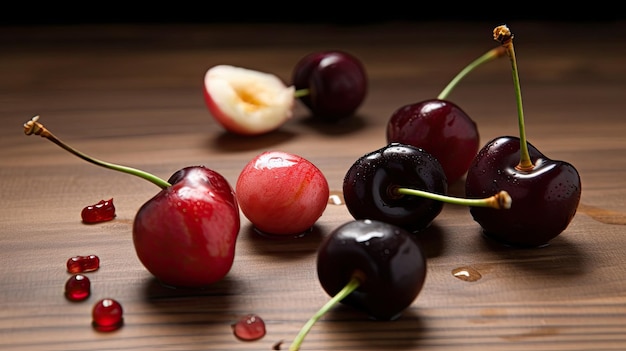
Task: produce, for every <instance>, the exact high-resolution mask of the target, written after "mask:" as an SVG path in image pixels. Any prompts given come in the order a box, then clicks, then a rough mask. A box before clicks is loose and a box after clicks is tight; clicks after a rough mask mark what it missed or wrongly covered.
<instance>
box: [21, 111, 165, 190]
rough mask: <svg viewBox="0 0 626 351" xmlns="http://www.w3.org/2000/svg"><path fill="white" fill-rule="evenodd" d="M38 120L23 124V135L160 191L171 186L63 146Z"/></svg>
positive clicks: (136, 170)
mask: <svg viewBox="0 0 626 351" xmlns="http://www.w3.org/2000/svg"><path fill="white" fill-rule="evenodd" d="M38 120H39V116H35V117H33V118H32V119H31V120H30V121H28V122H26V123H24V134H26V135H31V134H35V135H39V136H41V137H42V138H46V139H48V140H50V141H52V142H53V143H55V144H57V145H58V146H60V147H62V148H63V149H65V150H67V151H69V152H70V153H72V154H74V155H75V156H78V157H80V158H82V159H83V160H85V161H87V162H91V163H93V164H96V165H98V166H102V167H104V168H108V169H112V170H115V171H120V172H124V173H128V174H132V175H134V176H137V177H140V178H143V179H146V180H148V181H150V182H152V183H154V184H156V185H157V186H159V187H160V188H162V189H165V188H167V187H169V186H171V184H170V183H168V182H166V181H165V180H163V179H161V178H159V177H157V176H155V175H153V174H150V173H147V172H144V171H141V170H138V169H135V168H131V167H126V166H120V165H116V164H113V163H109V162H104V161H100V160H98V159H95V158H93V157H91V156H87V155H85V154H84V153H82V152H80V151H78V150H76V149H74V148H72V147H71V146H69V145H67V144H65V143H64V142H62V141H61V140H60V139H58V138H57V137H56V136H54V135H53V134H52V133H51V132H50V131H49V130H48V129H47V128H46V127H44V126H43V124H41V123H39V122H38Z"/></svg>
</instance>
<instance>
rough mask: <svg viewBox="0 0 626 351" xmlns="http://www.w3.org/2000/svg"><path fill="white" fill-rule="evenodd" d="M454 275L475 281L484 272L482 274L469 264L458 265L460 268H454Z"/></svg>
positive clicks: (467, 280)
mask: <svg viewBox="0 0 626 351" xmlns="http://www.w3.org/2000/svg"><path fill="white" fill-rule="evenodd" d="M452 275H453V276H454V277H455V278H459V279H461V280H464V281H466V282H475V281H477V280H479V279H480V278H482V277H483V276H482V274H480V272H478V271H477V270H476V269H474V268H472V267H469V266H464V267H458V268H455V269H453V270H452Z"/></svg>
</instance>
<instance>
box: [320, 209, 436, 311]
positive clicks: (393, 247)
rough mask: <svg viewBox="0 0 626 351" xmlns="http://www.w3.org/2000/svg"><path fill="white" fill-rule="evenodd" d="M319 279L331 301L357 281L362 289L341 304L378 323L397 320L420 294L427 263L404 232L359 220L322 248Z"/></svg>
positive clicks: (343, 227)
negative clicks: (360, 312)
mask: <svg viewBox="0 0 626 351" xmlns="http://www.w3.org/2000/svg"><path fill="white" fill-rule="evenodd" d="M317 273H318V278H319V281H320V283H321V285H322V287H323V289H324V290H325V291H326V292H327V293H328V294H329V295H330V296H334V295H336V294H337V293H338V292H339V291H340V290H341V289H342V288H343V287H344V286H345V285H346V284H348V282H349V281H350V280H351V279H352V278H353V277H356V278H357V279H358V280H359V285H358V287H357V288H356V289H355V290H354V291H353V292H352V293H350V294H349V295H348V296H347V297H345V298H343V299H342V300H341V302H342V303H344V304H346V305H349V306H352V307H355V308H357V309H359V310H361V311H363V312H365V313H366V314H367V315H368V316H369V317H371V318H373V319H377V320H392V319H396V318H397V317H398V316H399V315H400V314H401V312H402V311H403V310H404V309H406V308H407V307H408V306H409V305H411V303H413V301H414V300H415V298H416V297H417V295H418V294H419V292H420V291H421V289H422V286H423V284H424V280H425V279H426V260H425V256H424V254H423V253H422V250H421V248H420V246H419V245H418V244H417V242H416V240H415V238H414V237H413V236H412V235H411V233H409V232H407V231H405V230H404V229H402V228H400V227H397V226H394V225H391V224H388V223H385V222H380V221H374V220H355V221H351V222H348V223H345V224H343V225H341V226H339V227H338V228H336V229H335V230H334V231H333V232H331V233H330V235H329V236H328V237H327V238H326V239H325V240H324V241H323V242H322V244H321V245H320V247H319V250H318V256H317Z"/></svg>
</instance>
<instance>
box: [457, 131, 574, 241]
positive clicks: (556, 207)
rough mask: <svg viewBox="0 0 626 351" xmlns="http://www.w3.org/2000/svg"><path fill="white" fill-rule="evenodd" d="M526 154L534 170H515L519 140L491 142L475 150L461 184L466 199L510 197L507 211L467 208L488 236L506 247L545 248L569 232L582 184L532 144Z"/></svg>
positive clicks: (569, 167) (567, 166) (562, 163)
mask: <svg viewBox="0 0 626 351" xmlns="http://www.w3.org/2000/svg"><path fill="white" fill-rule="evenodd" d="M528 151H529V154H530V159H531V161H532V163H533V165H534V167H533V168H532V169H531V170H528V171H524V170H519V169H517V168H516V166H517V165H518V164H519V160H520V139H519V138H517V137H512V136H504V137H499V138H496V139H494V140H492V141H490V142H489V143H487V144H486V145H485V146H484V147H483V148H482V149H481V150H480V151H479V153H478V155H477V157H476V159H475V160H474V162H473V164H472V165H471V167H470V169H469V171H468V175H467V179H466V184H465V189H466V196H467V197H468V198H474V197H482V196H484V195H485V194H492V193H495V192H498V191H500V190H505V191H507V192H508V193H509V194H510V196H511V198H512V199H513V202H512V205H511V208H510V209H509V210H508V211H497V210H493V209H489V208H478V207H472V208H471V209H470V213H471V214H472V216H473V218H474V220H475V221H476V222H478V223H479V224H480V226H481V227H482V228H483V230H484V233H485V235H486V236H487V237H489V238H492V239H495V240H496V241H499V242H501V243H504V244H506V245H510V246H519V247H537V246H543V245H545V244H547V243H548V242H549V241H550V240H552V239H553V238H555V237H556V236H558V235H559V234H560V233H561V232H563V231H564V230H565V228H567V227H568V225H569V223H570V222H571V220H572V219H573V218H574V215H575V214H576V209H577V208H578V203H579V202H580V196H581V181H580V175H579V174H578V171H577V170H576V168H574V166H572V165H571V164H570V163H568V162H565V161H557V160H551V159H549V158H547V157H546V156H544V155H543V154H542V153H541V152H539V150H537V149H536V148H535V147H534V146H533V145H531V144H530V143H528ZM496 211H497V212H496Z"/></svg>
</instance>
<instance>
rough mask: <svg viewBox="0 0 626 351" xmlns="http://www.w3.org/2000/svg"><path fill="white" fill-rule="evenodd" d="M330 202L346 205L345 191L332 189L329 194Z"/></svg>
mask: <svg viewBox="0 0 626 351" xmlns="http://www.w3.org/2000/svg"><path fill="white" fill-rule="evenodd" d="M328 204H330V205H337V206H339V205H344V204H345V202H344V199H343V192H341V191H339V190H332V191H331V192H330V195H329V196H328Z"/></svg>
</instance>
